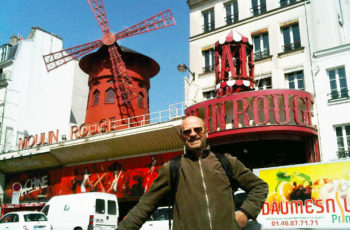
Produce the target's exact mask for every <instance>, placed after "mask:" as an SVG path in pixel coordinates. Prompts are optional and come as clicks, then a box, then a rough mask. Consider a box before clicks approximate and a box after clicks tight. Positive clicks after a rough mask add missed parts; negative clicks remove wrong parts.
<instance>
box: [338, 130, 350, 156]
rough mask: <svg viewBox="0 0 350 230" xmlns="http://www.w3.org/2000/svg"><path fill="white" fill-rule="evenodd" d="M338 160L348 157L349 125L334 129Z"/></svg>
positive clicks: (349, 143) (349, 142)
mask: <svg viewBox="0 0 350 230" xmlns="http://www.w3.org/2000/svg"><path fill="white" fill-rule="evenodd" d="M335 133H336V135H337V145H338V151H337V155H338V157H339V158H344V157H350V154H349V151H350V125H343V126H339V127H335Z"/></svg>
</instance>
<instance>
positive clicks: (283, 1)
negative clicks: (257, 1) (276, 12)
mask: <svg viewBox="0 0 350 230" xmlns="http://www.w3.org/2000/svg"><path fill="white" fill-rule="evenodd" d="M295 2H296V0H281V1H280V4H281V7H283V6H288V5H290V4H293V3H295Z"/></svg>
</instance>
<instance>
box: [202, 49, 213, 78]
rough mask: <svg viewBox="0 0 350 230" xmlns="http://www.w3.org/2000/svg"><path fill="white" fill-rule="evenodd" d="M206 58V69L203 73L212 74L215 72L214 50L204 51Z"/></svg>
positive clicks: (204, 68)
mask: <svg viewBox="0 0 350 230" xmlns="http://www.w3.org/2000/svg"><path fill="white" fill-rule="evenodd" d="M203 56H204V67H203V72H204V73H206V72H212V71H214V50H213V49H210V50H205V51H203Z"/></svg>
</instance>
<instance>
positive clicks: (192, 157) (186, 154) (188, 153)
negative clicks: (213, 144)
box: [184, 145, 210, 161]
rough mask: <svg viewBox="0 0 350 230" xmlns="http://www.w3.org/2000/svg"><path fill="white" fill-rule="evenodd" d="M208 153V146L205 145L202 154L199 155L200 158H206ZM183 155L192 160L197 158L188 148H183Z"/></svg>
mask: <svg viewBox="0 0 350 230" xmlns="http://www.w3.org/2000/svg"><path fill="white" fill-rule="evenodd" d="M209 153H210V146H209V145H207V147H206V148H205V149H203V150H202V155H201V156H200V158H206V157H207V156H208V155H209ZM184 157H186V158H189V159H191V160H193V161H196V160H198V157H197V155H196V154H195V153H194V152H193V151H192V150H188V149H185V155H184Z"/></svg>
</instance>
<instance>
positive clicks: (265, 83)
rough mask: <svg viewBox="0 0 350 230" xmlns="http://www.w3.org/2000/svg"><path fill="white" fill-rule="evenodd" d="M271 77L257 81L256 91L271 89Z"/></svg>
mask: <svg viewBox="0 0 350 230" xmlns="http://www.w3.org/2000/svg"><path fill="white" fill-rule="evenodd" d="M271 82H272V81H271V77H264V78H260V79H256V80H255V90H263V89H271V88H272V83H271Z"/></svg>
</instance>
